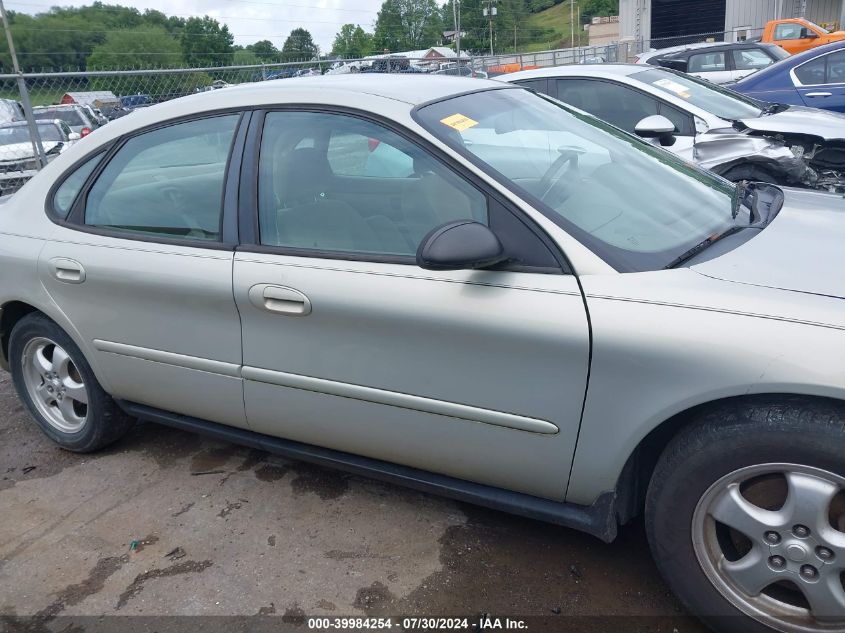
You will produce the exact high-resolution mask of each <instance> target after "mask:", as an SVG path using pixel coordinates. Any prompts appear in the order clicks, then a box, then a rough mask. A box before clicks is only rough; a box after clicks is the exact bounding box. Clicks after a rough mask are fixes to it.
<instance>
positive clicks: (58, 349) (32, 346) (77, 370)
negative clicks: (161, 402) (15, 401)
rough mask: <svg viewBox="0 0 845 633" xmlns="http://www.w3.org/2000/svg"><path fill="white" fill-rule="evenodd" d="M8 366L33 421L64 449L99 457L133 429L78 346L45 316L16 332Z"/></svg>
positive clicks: (24, 320) (30, 318) (25, 322)
mask: <svg viewBox="0 0 845 633" xmlns="http://www.w3.org/2000/svg"><path fill="white" fill-rule="evenodd" d="M9 366H10V368H11V373H12V381H13V383H14V385H15V390H16V391H17V392H18V396H19V397H20V399H21V400H22V401H23V403H24V404H25V405H26V407H27V409H28V410H29V413H30V415H31V416H32V417H33V418H34V419H35V421H36V423H37V424H38V426H39V427H41V430H42V431H43V432H44V434H45V435H47V437H49V438H50V439H51V440H53V441H54V442H55V443H56V444H58V445H59V446H61V447H62V448H64V449H67V450H69V451H74V452H77V453H88V452H91V451H96V450H98V449H100V448H103V447H104V446H107V445H109V444H111V443H112V442H114V441H116V440H118V439H119V438H120V437H122V436H123V435H124V434H125V433H126V432H127V431H128V430H129V429H130V428H131V427H132V425H133V424H134V420H133V419H132V418H130V417H129V416H127V415H126V414H125V413H124V412H123V411H122V410H121V409H120V408H119V407H118V406H117V404H116V403H115V402H114V400H113V399H112V398H111V397H110V396H109V395H108V394H107V393H106V392H105V391H103V388H102V387H101V386H100V383H99V382H97V379H96V378H95V377H94V372H93V371H92V370H91V366H90V365H89V364H88V362H87V361H86V360H85V357H84V356H83V355H82V352H81V351H80V350H79V348H78V347H77V346H76V344H75V343H74V342H73V340H72V339H71V338H70V337H69V336H68V335H67V334H66V333H65V332H64V330H62V329H61V328H60V327H59V326H58V325H56V324H55V323H54V322H53V321H51V320H50V319H48V318H47V317H46V316H44V315H43V314H41V313H37V312H36V313H32V314H29V315H27V316H25V317H24V318H22V319H21V320H20V321H18V323H17V324H16V325H15V327H14V328H13V329H12V332H11V335H10V338H9Z"/></svg>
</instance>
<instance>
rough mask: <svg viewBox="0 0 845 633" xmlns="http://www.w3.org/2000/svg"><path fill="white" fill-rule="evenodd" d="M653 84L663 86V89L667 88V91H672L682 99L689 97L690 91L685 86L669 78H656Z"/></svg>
mask: <svg viewBox="0 0 845 633" xmlns="http://www.w3.org/2000/svg"><path fill="white" fill-rule="evenodd" d="M654 85H655V86H658V87H659V88H663V89H664V90H668V91H669V92H674V93H675V94H676V95H678V96H679V97H681V98H682V99H689V98H690V96H691V95H690V91H689V90H688V89H687V88H686V86H684V85H682V84H679V83H678V82H677V81H672V80H671V79H658V80H657V81H655V82H654Z"/></svg>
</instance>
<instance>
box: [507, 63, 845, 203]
mask: <svg viewBox="0 0 845 633" xmlns="http://www.w3.org/2000/svg"><path fill="white" fill-rule="evenodd" d="M497 79H499V80H501V81H507V82H511V83H516V84H519V85H523V86H526V87H529V88H533V89H535V90H537V91H539V92H542V93H544V94H547V95H550V96H552V97H555V98H557V99H560V100H561V101H564V102H566V103H568V104H570V105H573V106H575V107H577V108H580V109H582V110H584V111H586V112H589V113H590V114H593V115H595V116H597V117H599V118H601V119H604V120H605V121H607V122H609V123H612V124H613V125H615V126H617V127H619V128H622V129H623V130H626V131H628V132H631V133H632V134H639V135H640V136H643V137H647V138H649V139H651V142H652V143H653V144H655V145H660V146H662V147H665V148H666V149H668V150H670V151H672V152H674V153H676V154H678V155H679V156H681V157H682V158H685V159H686V160H689V161H693V162H695V163H697V164H699V165H701V166H702V167H705V168H707V169H710V170H712V171H714V172H715V173H717V174H719V175H721V176H724V177H725V178H727V179H728V180H731V181H734V182H739V181H742V180H759V181H762V182H769V183H774V184H778V185H786V186H794V187H802V188H808V189H818V190H822V191H827V192H830V193H845V154H843V153H842V150H841V148H842V146H843V145H845V115H842V114H839V113H835V112H828V111H825V110H818V109H815V108H805V107H797V106H787V105H778V104H764V103H761V102H759V101H756V100H754V99H751V98H749V97H745V96H743V95H740V94H738V93H736V92H733V91H731V90H727V89H724V88H721V87H719V86H715V85H713V84H711V83H710V82H708V81H705V80H702V79H696V78H695V77H691V76H689V75H685V74H684V73H680V72H677V71H673V70H669V69H666V68H652V67H649V66H642V65H636V64H606V65H600V66H560V67H556V68H544V69H539V70H527V71H522V72H517V73H512V74H509V75H503V76H501V77H498V78H497Z"/></svg>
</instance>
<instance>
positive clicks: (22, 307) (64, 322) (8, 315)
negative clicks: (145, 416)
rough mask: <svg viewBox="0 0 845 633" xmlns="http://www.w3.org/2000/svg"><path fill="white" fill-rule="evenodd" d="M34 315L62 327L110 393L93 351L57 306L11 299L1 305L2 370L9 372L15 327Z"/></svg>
mask: <svg viewBox="0 0 845 633" xmlns="http://www.w3.org/2000/svg"><path fill="white" fill-rule="evenodd" d="M33 313H39V314H43V315H44V316H45V317H47V318H48V319H50V320H51V321H52V322H53V323H55V324H56V325H57V326H58V327H60V328H61V329H62V330H63V331H64V332H65V334H67V335H68V336H69V337H70V338H71V339H72V340H73V342H74V343H76V346H77V347H78V348H79V349H80V351H81V352H82V355H83V356H84V357H85V360H86V361H87V362H88V364H89V365H90V366H91V370H92V371H93V372H94V375H95V376H96V378H97V380H98V381H99V383H100V385H101V386H102V387H103V389H105V390H106V392H109V387H108V386H107V385H108V382H107V380H106V378H105V376H103V374H102V372H101V371H99V369H98V368H97V364H96V363H95V362H93V360H94V359H93V354H92V350H91V349H90V347H89V346H88V345H86V343H85V341H84V339H83V338H82V336H81V335H80V334H79V332H78V331H77V330H76V328H75V327H74V326H73V324H72V323H71V322H70V321H69V320H68V319H67V318H66V317H65V316H64V313H63V312H62V311H61V309H60V308H59V307H58V306H56V305H55V304H53V305H52V309H51V308H45V307H44V306H41V305H37V304H36V303H33V302H28V301H24V300H21V299H10V300H8V301H6V302H5V303H3V304H2V305H0V368H2V369H5V370H6V371H9V369H10V367H9V339H10V337H11V334H12V330H13V329H14V327H15V325H16V324H17V323H18V322H19V321H20V320H21V319H23V318H24V317H25V316H27V315H29V314H33Z"/></svg>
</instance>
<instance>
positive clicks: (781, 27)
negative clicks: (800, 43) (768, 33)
mask: <svg viewBox="0 0 845 633" xmlns="http://www.w3.org/2000/svg"><path fill="white" fill-rule="evenodd" d="M801 31H802V28H801V25H800V24H778V25H777V26H776V27H775V39H776V40H800V39H801Z"/></svg>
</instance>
